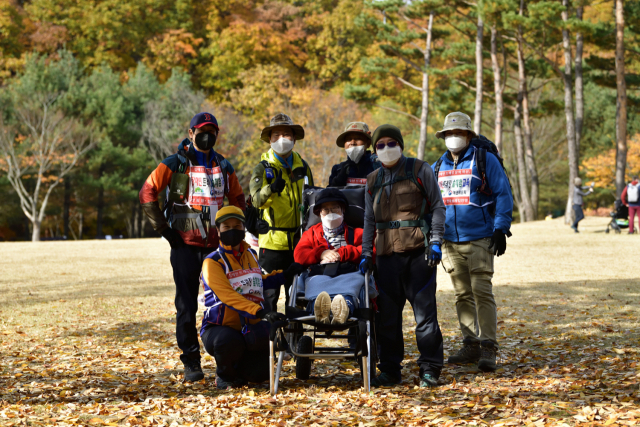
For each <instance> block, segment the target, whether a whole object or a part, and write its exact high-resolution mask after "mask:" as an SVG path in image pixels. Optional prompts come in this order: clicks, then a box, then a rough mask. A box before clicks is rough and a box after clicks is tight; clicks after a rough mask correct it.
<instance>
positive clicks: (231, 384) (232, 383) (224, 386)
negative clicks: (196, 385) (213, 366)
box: [216, 375, 247, 390]
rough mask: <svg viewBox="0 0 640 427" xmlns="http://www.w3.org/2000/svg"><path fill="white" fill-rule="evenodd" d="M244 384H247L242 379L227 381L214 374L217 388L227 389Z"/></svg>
mask: <svg viewBox="0 0 640 427" xmlns="http://www.w3.org/2000/svg"><path fill="white" fill-rule="evenodd" d="M245 385H247V382H246V381H244V380H242V379H238V380H233V381H227V380H223V379H222V378H220V377H219V376H217V375H216V388H217V389H218V390H229V389H232V388H238V387H242V386H245Z"/></svg>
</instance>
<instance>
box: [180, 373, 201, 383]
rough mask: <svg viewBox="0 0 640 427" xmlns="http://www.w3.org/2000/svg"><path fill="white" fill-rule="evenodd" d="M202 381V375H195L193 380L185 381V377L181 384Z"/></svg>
mask: <svg viewBox="0 0 640 427" xmlns="http://www.w3.org/2000/svg"><path fill="white" fill-rule="evenodd" d="M203 379H204V374H200V375H196V376H195V378H189V379H187V378H186V377H185V378H184V381H183V382H185V383H193V382H196V381H200V380H203Z"/></svg>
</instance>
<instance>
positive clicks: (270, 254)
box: [258, 248, 293, 311]
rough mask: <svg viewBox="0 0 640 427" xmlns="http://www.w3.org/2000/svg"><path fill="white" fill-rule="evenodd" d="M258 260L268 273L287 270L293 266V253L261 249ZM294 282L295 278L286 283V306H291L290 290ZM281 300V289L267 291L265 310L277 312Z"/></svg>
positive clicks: (265, 294)
mask: <svg viewBox="0 0 640 427" xmlns="http://www.w3.org/2000/svg"><path fill="white" fill-rule="evenodd" d="M258 260H259V261H260V266H261V267H262V269H263V270H264V271H266V272H267V273H271V272H272V271H273V270H286V269H287V267H289V266H290V265H291V264H293V251H274V250H272V249H264V248H260V251H259V252H258ZM292 282H293V278H291V279H287V280H286V281H285V283H284V290H285V297H286V305H289V289H291V283H292ZM279 298H280V287H278V288H276V289H269V290H266V291H265V292H264V302H265V309H266V310H267V311H277V310H278V299H279Z"/></svg>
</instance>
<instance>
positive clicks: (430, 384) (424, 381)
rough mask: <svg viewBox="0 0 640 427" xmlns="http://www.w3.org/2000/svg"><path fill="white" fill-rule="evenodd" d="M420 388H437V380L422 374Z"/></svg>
mask: <svg viewBox="0 0 640 427" xmlns="http://www.w3.org/2000/svg"><path fill="white" fill-rule="evenodd" d="M420 387H421V388H434V387H438V379H437V378H436V377H434V376H433V375H431V374H428V373H424V374H422V376H421V377H420Z"/></svg>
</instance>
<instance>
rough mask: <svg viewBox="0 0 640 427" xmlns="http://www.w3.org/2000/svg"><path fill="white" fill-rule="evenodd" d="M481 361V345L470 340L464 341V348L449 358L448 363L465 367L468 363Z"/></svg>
mask: <svg viewBox="0 0 640 427" xmlns="http://www.w3.org/2000/svg"><path fill="white" fill-rule="evenodd" d="M478 360H480V343H478V342H475V341H470V340H464V341H462V348H461V349H460V350H458V352H457V353H456V354H454V355H452V356H449V358H448V359H447V363H451V364H455V365H464V364H467V363H477V362H478Z"/></svg>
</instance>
